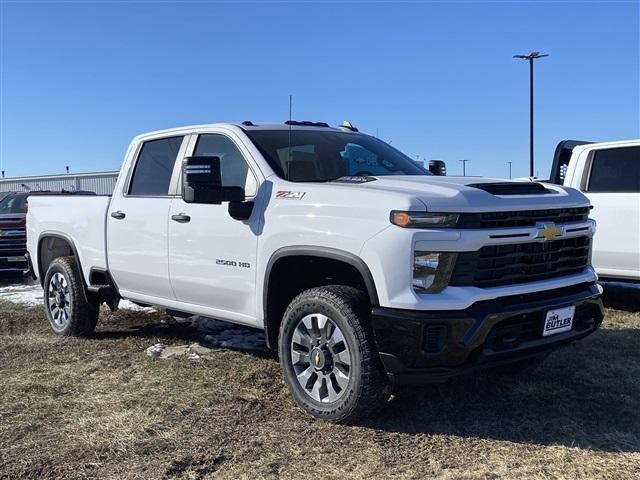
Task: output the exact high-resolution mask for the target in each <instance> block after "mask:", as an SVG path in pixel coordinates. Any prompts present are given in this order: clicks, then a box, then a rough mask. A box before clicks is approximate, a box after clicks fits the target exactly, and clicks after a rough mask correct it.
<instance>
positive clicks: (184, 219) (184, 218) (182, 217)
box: [171, 213, 191, 223]
mask: <svg viewBox="0 0 640 480" xmlns="http://www.w3.org/2000/svg"><path fill="white" fill-rule="evenodd" d="M171 220H173V221H174V222H178V223H188V222H190V221H191V217H190V216H189V215H187V214H185V213H179V214H178V215H171Z"/></svg>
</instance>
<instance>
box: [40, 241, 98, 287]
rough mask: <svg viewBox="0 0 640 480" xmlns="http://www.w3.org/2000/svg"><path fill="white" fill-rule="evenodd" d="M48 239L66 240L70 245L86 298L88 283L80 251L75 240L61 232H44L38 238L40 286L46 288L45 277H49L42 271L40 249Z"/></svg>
mask: <svg viewBox="0 0 640 480" xmlns="http://www.w3.org/2000/svg"><path fill="white" fill-rule="evenodd" d="M47 238H58V239H60V240H64V241H65V242H67V243H68V244H69V247H70V248H71V251H72V252H73V256H74V257H75V259H76V264H77V267H78V274H79V275H80V278H81V279H82V285H83V286H84V288H83V291H84V295H85V298H86V296H87V281H86V280H85V278H84V272H83V270H82V263H81V262H80V257H79V256H78V249H77V248H76V244H75V243H74V241H73V239H72V238H71V237H69V236H67V235H65V234H64V233H60V232H42V233H41V234H40V236H39V237H38V243H37V247H36V248H37V255H38V262H37V267H38V273H40V285H42V287H43V288H44V277H46V276H47V272H45V271H43V270H42V255H40V249H41V248H42V242H43V241H44V240H46V239H47Z"/></svg>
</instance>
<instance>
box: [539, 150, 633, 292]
mask: <svg viewBox="0 0 640 480" xmlns="http://www.w3.org/2000/svg"><path fill="white" fill-rule="evenodd" d="M550 180H551V182H553V183H556V184H559V185H564V186H567V187H573V188H576V189H578V190H580V191H581V192H583V193H584V195H585V196H586V197H587V198H588V199H589V201H590V202H591V204H592V206H593V212H592V217H593V218H594V220H596V222H597V223H598V234H597V235H596V236H595V238H594V241H593V264H594V266H595V269H596V272H597V273H598V276H599V277H600V280H602V281H615V282H624V283H627V284H632V283H634V284H638V286H640V139H636V140H624V141H619V142H603V143H590V142H582V141H576V140H564V141H562V142H560V143H559V144H558V146H557V148H556V151H555V155H554V160H553V165H552V169H551V179H550Z"/></svg>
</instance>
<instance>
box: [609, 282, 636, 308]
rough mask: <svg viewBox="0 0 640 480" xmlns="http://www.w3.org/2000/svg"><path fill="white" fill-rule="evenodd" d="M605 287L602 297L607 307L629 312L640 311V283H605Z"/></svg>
mask: <svg viewBox="0 0 640 480" xmlns="http://www.w3.org/2000/svg"><path fill="white" fill-rule="evenodd" d="M603 287H604V295H603V296H602V298H603V301H604V305H605V307H609V308H615V309H617V310H624V311H627V312H640V284H635V285H623V284H615V283H605V284H603Z"/></svg>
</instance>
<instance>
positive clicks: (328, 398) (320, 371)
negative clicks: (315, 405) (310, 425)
mask: <svg viewBox="0 0 640 480" xmlns="http://www.w3.org/2000/svg"><path fill="white" fill-rule="evenodd" d="M291 361H292V364H293V370H294V373H295V375H296V378H297V379H298V383H299V384H300V386H301V387H302V388H303V389H304V391H305V392H306V393H307V394H308V395H309V396H310V397H311V398H313V399H314V400H315V401H317V402H322V403H330V402H335V401H336V400H338V399H339V398H340V397H341V396H342V395H343V394H344V392H346V390H347V385H348V384H349V378H350V372H351V354H350V353H349V347H348V345H347V341H346V340H345V338H344V335H343V334H342V331H340V328H338V326H337V325H336V324H335V323H333V322H332V321H331V319H329V318H328V317H327V316H325V315H322V314H321V313H312V314H310V315H307V316H306V317H304V318H303V319H302V320H300V322H298V325H296V328H295V330H294V331H293V335H292V338H291Z"/></svg>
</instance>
